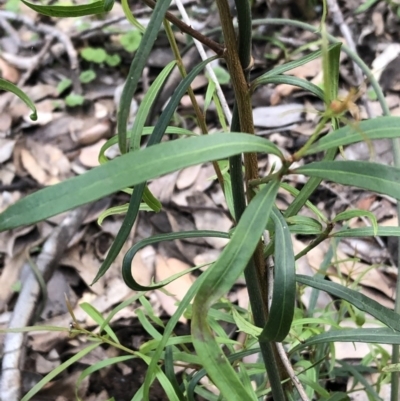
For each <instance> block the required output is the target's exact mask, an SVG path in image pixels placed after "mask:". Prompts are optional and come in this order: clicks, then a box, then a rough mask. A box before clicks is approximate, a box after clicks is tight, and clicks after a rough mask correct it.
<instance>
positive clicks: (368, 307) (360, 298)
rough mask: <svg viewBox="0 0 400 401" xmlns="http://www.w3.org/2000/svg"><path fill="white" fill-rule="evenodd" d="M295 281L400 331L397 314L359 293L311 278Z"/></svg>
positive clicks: (302, 277)
mask: <svg viewBox="0 0 400 401" xmlns="http://www.w3.org/2000/svg"><path fill="white" fill-rule="evenodd" d="M296 281H297V282H298V283H301V284H304V285H308V286H309V287H313V288H316V289H318V290H322V291H325V292H327V293H329V294H331V295H334V296H335V297H338V298H340V299H344V300H345V301H347V302H350V303H351V304H352V305H354V306H355V307H356V308H358V309H360V310H361V311H364V312H367V313H369V314H370V315H372V316H373V317H375V318H376V319H378V320H379V321H381V322H382V323H384V324H386V325H387V326H389V327H390V328H391V329H393V330H396V331H400V319H399V315H398V314H397V313H395V312H393V311H392V310H390V309H388V308H386V307H385V306H383V305H381V304H380V303H378V302H376V301H374V300H373V299H371V298H369V297H367V296H365V295H363V294H362V293H361V292H359V291H355V290H352V289H351V288H347V287H344V286H342V285H340V284H337V283H334V282H332V281H328V280H323V279H318V278H313V277H309V276H304V275H300V274H297V275H296Z"/></svg>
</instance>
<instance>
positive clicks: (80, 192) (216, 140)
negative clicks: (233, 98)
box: [0, 133, 276, 231]
mask: <svg viewBox="0 0 400 401" xmlns="http://www.w3.org/2000/svg"><path fill="white" fill-rule="evenodd" d="M275 149H276V147H275V145H273V144H272V143H271V142H269V141H267V140H266V139H263V138H258V137H254V136H251V135H248V134H234V133H231V134H229V135H227V134H215V135H210V136H202V137H192V138H187V139H181V140H176V141H171V142H165V143H161V144H159V145H158V146H151V147H149V148H146V149H143V150H139V151H137V152H130V153H128V154H125V155H123V156H121V157H119V158H117V159H114V160H112V161H110V162H108V163H106V164H103V165H102V166H99V167H96V168H94V169H92V170H90V171H88V172H87V173H85V174H82V175H81V176H78V177H74V178H71V179H69V180H66V181H64V182H62V183H60V184H56V185H53V186H51V187H47V188H44V189H42V190H40V191H38V192H35V193H34V194H31V195H29V196H27V197H26V198H24V199H22V200H20V201H18V202H17V203H15V204H14V205H12V206H10V207H9V208H8V209H7V210H5V211H4V212H3V213H1V214H0V231H5V230H9V229H11V228H15V227H19V226H21V225H28V224H32V223H35V222H37V221H41V220H44V219H46V218H48V217H51V216H54V215H56V214H59V213H62V212H65V211H67V210H69V209H73V208H74V207H77V206H80V205H83V204H85V203H89V202H92V201H94V200H97V199H100V198H102V197H104V196H107V195H110V194H112V193H114V192H116V191H118V190H120V189H123V188H126V187H130V186H133V185H137V184H140V183H141V182H144V181H147V180H149V179H151V178H155V177H158V176H160V175H163V174H167V173H170V172H172V171H176V170H179V169H181V168H184V167H187V166H192V165H195V164H198V163H204V162H206V161H209V160H218V159H223V158H226V157H229V156H231V155H234V154H238V153H242V152H267V153H269V152H270V151H271V150H273V151H274V150H275ZM132 166H135V174H132Z"/></svg>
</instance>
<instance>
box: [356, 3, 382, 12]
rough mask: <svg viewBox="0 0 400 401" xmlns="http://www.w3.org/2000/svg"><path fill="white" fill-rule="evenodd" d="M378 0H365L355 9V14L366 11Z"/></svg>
mask: <svg viewBox="0 0 400 401" xmlns="http://www.w3.org/2000/svg"><path fill="white" fill-rule="evenodd" d="M378 1H379V0H366V1H365V2H364V3H363V4H361V5H359V6H358V7H357V8H356V9H355V11H354V12H355V14H360V13H363V12H364V11H367V10H368V9H370V8H371V7H372V6H373V5H374V4H376V3H378Z"/></svg>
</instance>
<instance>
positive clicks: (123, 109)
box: [117, 0, 171, 154]
mask: <svg viewBox="0 0 400 401" xmlns="http://www.w3.org/2000/svg"><path fill="white" fill-rule="evenodd" d="M170 4H171V0H163V1H159V2H157V3H156V5H155V7H154V10H153V12H152V14H151V18H150V21H149V24H148V26H147V29H146V31H145V33H144V35H143V37H142V40H141V42H140V45H139V48H138V49H137V51H136V54H135V57H134V59H133V60H132V63H131V66H130V68H129V73H128V76H127V78H126V83H125V85H124V89H123V91H122V95H121V100H120V103H119V107H118V113H117V126H118V144H119V148H120V150H121V153H122V154H124V153H126V150H127V143H126V133H127V125H128V119H129V112H130V107H131V103H132V98H133V95H134V94H135V91H136V88H137V84H138V82H139V79H140V78H141V77H142V71H143V68H144V66H145V65H146V63H147V59H148V57H149V54H150V52H151V49H152V48H153V45H154V42H155V40H156V38H157V35H158V31H159V29H160V26H161V23H162V20H163V18H164V15H165V13H166V12H167V10H168V8H169V5H170Z"/></svg>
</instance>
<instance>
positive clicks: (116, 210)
mask: <svg viewBox="0 0 400 401" xmlns="http://www.w3.org/2000/svg"><path fill="white" fill-rule="evenodd" d="M128 207H129V203H125V204H123V205H119V206H114V207H110V208H108V209H107V210H105V211H104V212H102V213H100V216H99V217H98V218H97V224H98V225H99V226H101V225H102V224H103V221H104V219H105V218H106V217H108V216H114V215H116V214H124V213H126V212H127V210H128ZM139 210H142V211H145V212H151V211H152V210H153V209H152V208H151V207H149V206H147V205H146V204H145V203H142V204H140V207H139Z"/></svg>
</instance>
